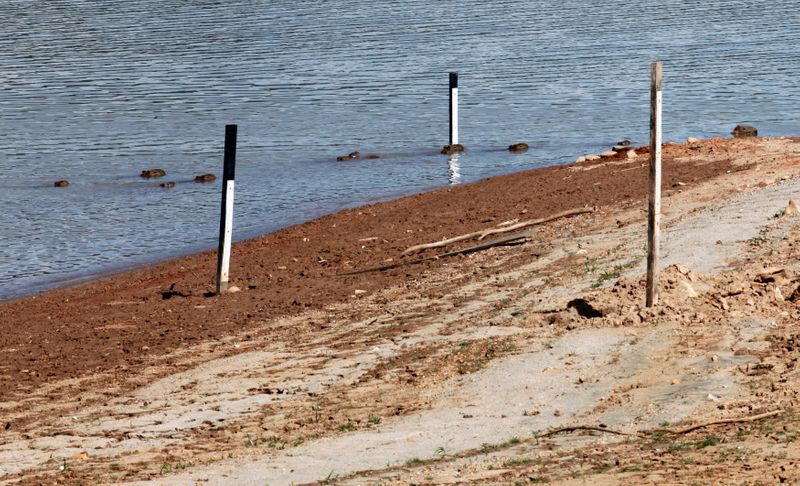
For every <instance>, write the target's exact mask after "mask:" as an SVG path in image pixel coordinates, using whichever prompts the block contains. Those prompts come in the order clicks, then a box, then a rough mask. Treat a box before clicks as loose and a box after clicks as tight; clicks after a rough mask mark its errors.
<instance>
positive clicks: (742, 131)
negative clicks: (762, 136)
mask: <svg viewBox="0 0 800 486" xmlns="http://www.w3.org/2000/svg"><path fill="white" fill-rule="evenodd" d="M731 135H733V137H734V138H748V137H757V136H758V130H757V129H756V127H752V126H750V125H736V128H734V129H733V131H732V132H731Z"/></svg>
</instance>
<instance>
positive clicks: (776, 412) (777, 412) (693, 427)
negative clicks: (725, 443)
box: [651, 410, 783, 435]
mask: <svg viewBox="0 0 800 486" xmlns="http://www.w3.org/2000/svg"><path fill="white" fill-rule="evenodd" d="M782 413H783V410H774V411H772V412H767V413H761V414H758V415H751V416H749V417H740V418H728V419H721V420H714V421H711V422H704V423H702V424H697V425H691V426H689V427H684V428H682V429H678V430H672V429H655V430H652V431H651V432H664V433H667V434H673V435H683V434H688V433H689V432H692V431H695V430H697V429H702V428H705V427H711V426H712V425H722V424H739V423H743V422H755V421H756V420H762V419H765V418H769V417H774V416H776V415H780V414H782Z"/></svg>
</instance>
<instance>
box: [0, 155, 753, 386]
mask: <svg viewBox="0 0 800 486" xmlns="http://www.w3.org/2000/svg"><path fill="white" fill-rule="evenodd" d="M748 143H750V142H749V141H747V140H736V141H730V140H728V141H723V140H717V141H714V140H712V141H708V142H706V143H704V149H705V150H710V151H711V152H716V153H717V154H719V153H725V152H726V151H731V152H733V151H737V150H742V149H743V148H745V149H746V147H747V144H748ZM693 150H696V148H692V146H691V145H689V146H686V145H671V144H667V145H666V146H665V151H664V175H663V178H664V188H665V190H666V192H669V191H670V188H673V187H677V186H678V183H679V182H682V183H691V182H692V181H705V180H708V179H711V178H713V177H715V176H717V175H720V174H724V173H726V172H728V171H732V170H741V169H742V168H741V167H737V168H735V169H734V167H733V166H732V165H731V164H730V162H729V161H728V160H727V159H725V158H724V157H723V158H721V159H716V161H714V162H708V161H706V162H697V161H688V162H687V160H688V159H686V157H687V156H690V155H692V153H693V152H692V151H693ZM637 151H638V152H639V154H640V155H639V156H638V158H637V159H635V160H627V158H626V157H625V155H624V154H621V155H619V156H618V157H614V158H603V159H601V160H599V161H594V162H583V163H580V164H576V165H571V166H558V167H548V168H543V169H536V170H530V171H527V172H521V173H517V174H511V175H506V176H500V177H494V178H491V179H488V180H485V181H481V182H479V183H475V184H469V185H463V186H458V187H454V188H446V189H440V190H437V191H433V192H429V193H425V194H419V195H415V196H410V197H405V198H402V199H399V200H396V201H391V202H385V203H378V204H374V205H370V206H365V207H361V208H357V209H352V210H346V211H342V212H340V213H336V214H333V215H330V216H326V217H322V218H319V219H316V220H314V221H310V222H308V223H305V224H301V225H297V226H293V227H290V228H286V229H284V230H281V231H278V232H276V233H273V234H269V235H265V236H263V237H259V238H256V239H253V240H249V241H245V242H242V243H239V244H237V245H235V247H234V250H233V257H232V267H231V275H232V282H231V283H232V285H236V286H238V287H240V288H241V289H242V291H241V292H238V293H229V294H225V295H223V296H210V297H208V296H206V295H209V294H208V293H209V292H210V291H212V290H213V286H214V272H215V265H216V255H215V253H213V252H206V253H202V254H198V255H192V256H188V257H185V258H180V259H176V260H172V261H168V262H164V263H161V264H158V265H154V266H151V267H147V268H142V269H138V270H135V271H131V272H127V273H123V274H119V275H115V276H112V277H108V278H102V279H98V280H96V281H92V282H89V283H86V284H83V285H78V286H74V287H69V288H63V289H57V290H54V291H50V292H47V293H44V294H42V295H37V296H32V297H27V298H22V299H18V300H14V301H9V302H5V303H1V304H0V316H2V318H0V326H2V330H3V332H2V335H1V336H0V363H1V365H0V379H2V382H3V387H2V389H0V390H1V391H0V393H2V397H0V398H2V400H9V399H10V398H12V397H15V396H21V395H22V394H25V393H26V392H27V391H29V390H32V389H33V388H34V387H37V386H39V385H41V384H43V383H52V382H55V381H58V380H62V379H65V378H74V377H80V376H83V375H86V374H90V373H92V372H95V371H100V370H102V371H126V370H130V369H131V367H135V366H137V365H138V364H141V363H142V362H143V361H144V360H143V358H144V357H146V356H148V355H164V354H167V353H170V352H171V351H174V350H176V349H177V348H179V347H181V346H184V345H188V344H193V343H199V342H202V341H207V340H214V339H217V338H219V337H221V336H225V335H226V334H229V333H230V332H233V331H240V330H243V329H247V328H248V326H251V325H252V323H254V322H263V321H264V319H266V318H271V317H274V316H278V315H289V314H292V313H295V312H297V311H299V310H305V309H308V308H321V307H324V306H325V305H327V304H330V303H332V302H337V301H342V300H346V299H348V298H349V297H350V296H352V295H353V294H354V291H355V290H356V289H361V290H366V291H368V292H371V291H373V290H376V289H379V288H384V287H386V286H387V285H390V284H398V283H402V282H404V281H405V280H406V279H408V277H414V276H417V275H420V274H421V272H422V271H424V270H425V269H426V268H430V267H431V266H437V265H441V261H432V262H427V263H425V264H422V265H416V266H404V267H401V268H397V269H393V270H389V271H385V272H370V273H365V274H360V275H351V276H341V275H340V274H342V273H345V272H349V271H353V270H357V269H361V268H366V267H372V266H377V265H381V264H385V263H386V262H387V261H391V262H394V263H396V262H398V261H401V257H400V254H401V252H402V251H403V250H404V249H405V248H407V247H409V246H412V245H415V244H419V243H425V242H430V241H436V240H438V239H440V238H444V237H449V236H453V235H458V234H461V233H466V232H471V231H476V230H479V229H483V228H486V227H488V226H493V225H496V224H498V223H500V222H503V221H506V220H511V219H515V218H519V219H533V218H539V217H544V216H547V215H550V214H554V213H556V212H559V211H562V210H566V209H572V208H579V207H583V206H586V205H591V206H597V207H599V208H601V209H602V208H604V207H605V208H612V207H627V206H631V205H636V204H642V202H643V201H644V198H645V188H646V182H645V181H646V176H647V168H646V162H647V157H646V156H642V155H641V154H642V152H643V151H642V150H637ZM720 160H721V161H720ZM617 162H619V163H617ZM595 166H596V167H595ZM581 169H590V170H581ZM390 259H391V260H390ZM408 259H411V258H408ZM170 292H171V293H170ZM166 297H169V298H166Z"/></svg>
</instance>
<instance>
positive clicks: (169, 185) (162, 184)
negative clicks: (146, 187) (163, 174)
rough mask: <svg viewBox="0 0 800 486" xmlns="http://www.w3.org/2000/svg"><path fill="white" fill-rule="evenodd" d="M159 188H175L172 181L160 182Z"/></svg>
mask: <svg viewBox="0 0 800 486" xmlns="http://www.w3.org/2000/svg"><path fill="white" fill-rule="evenodd" d="M159 186H160V187H163V188H164V189H172V188H173V187H175V183H174V182H172V181H170V182H162V183H161V184H159Z"/></svg>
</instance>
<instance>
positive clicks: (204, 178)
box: [194, 174, 217, 184]
mask: <svg viewBox="0 0 800 486" xmlns="http://www.w3.org/2000/svg"><path fill="white" fill-rule="evenodd" d="M215 180H217V176H215V175H214V174H200V175H199V176H195V178H194V181H195V182H199V183H201V184H203V183H206V182H214V181H215Z"/></svg>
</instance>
